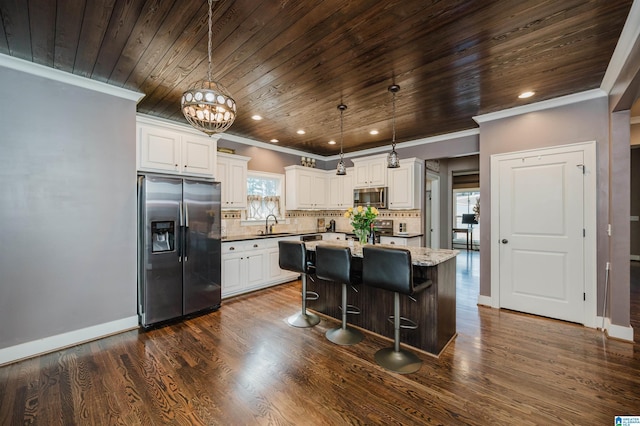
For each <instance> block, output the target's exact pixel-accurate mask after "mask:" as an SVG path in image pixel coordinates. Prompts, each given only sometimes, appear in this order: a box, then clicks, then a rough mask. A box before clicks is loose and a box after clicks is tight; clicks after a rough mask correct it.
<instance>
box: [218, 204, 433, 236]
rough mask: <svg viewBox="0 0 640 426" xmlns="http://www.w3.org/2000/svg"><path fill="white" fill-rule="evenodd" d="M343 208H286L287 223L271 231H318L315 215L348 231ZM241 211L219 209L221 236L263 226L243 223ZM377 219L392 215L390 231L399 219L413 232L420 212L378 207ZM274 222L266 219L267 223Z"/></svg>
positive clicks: (245, 233) (254, 231)
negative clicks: (379, 208)
mask: <svg viewBox="0 0 640 426" xmlns="http://www.w3.org/2000/svg"><path fill="white" fill-rule="evenodd" d="M344 212H345V210H318V211H307V210H289V211H287V213H286V221H285V222H287V223H282V221H279V222H278V224H277V225H275V226H274V230H273V232H296V233H298V232H310V233H311V232H319V231H322V230H320V229H318V228H317V224H318V221H317V219H318V218H325V223H326V224H327V225H328V224H329V221H330V220H331V219H333V220H335V222H336V232H351V231H352V227H351V225H350V223H349V219H347V218H345V217H344ZM241 217H242V214H241V211H239V210H227V211H223V212H222V236H223V237H244V236H249V235H259V234H260V233H261V232H264V230H265V223H264V221H259V222H256V224H255V225H247V224H246V221H242V220H241ZM378 217H379V218H380V219H392V220H393V227H394V232H399V230H400V223H406V224H407V230H406V232H409V233H417V232H420V231H421V229H422V216H421V214H420V210H380V214H379V216H378ZM272 224H274V222H273V220H269V225H272Z"/></svg>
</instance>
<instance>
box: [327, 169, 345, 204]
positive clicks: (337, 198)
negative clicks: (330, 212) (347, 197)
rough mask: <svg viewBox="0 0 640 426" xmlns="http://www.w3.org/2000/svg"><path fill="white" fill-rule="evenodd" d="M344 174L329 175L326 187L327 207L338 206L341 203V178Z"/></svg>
mask: <svg viewBox="0 0 640 426" xmlns="http://www.w3.org/2000/svg"><path fill="white" fill-rule="evenodd" d="M345 177H346V176H336V175H333V176H329V177H328V180H327V187H326V201H327V203H326V207H327V208H328V209H335V208H339V207H340V206H341V204H342V198H343V193H342V180H341V179H344V178H345Z"/></svg>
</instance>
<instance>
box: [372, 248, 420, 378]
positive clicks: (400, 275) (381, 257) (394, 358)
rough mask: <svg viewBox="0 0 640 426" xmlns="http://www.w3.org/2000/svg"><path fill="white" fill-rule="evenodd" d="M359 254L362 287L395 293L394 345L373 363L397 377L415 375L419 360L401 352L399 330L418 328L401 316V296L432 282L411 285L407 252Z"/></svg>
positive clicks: (386, 250) (378, 250)
mask: <svg viewBox="0 0 640 426" xmlns="http://www.w3.org/2000/svg"><path fill="white" fill-rule="evenodd" d="M362 254H363V261H362V281H363V282H364V284H365V285H368V286H371V287H377V288H380V289H383V290H389V291H392V292H393V293H394V299H393V315H391V316H389V321H392V322H393V331H394V339H393V343H394V345H393V347H392V348H384V349H380V350H379V351H378V352H376V354H375V359H376V362H377V363H378V365H380V366H382V367H384V368H386V369H387V370H391V371H395V372H396V373H401V374H407V373H414V372H416V371H418V370H419V369H420V366H421V365H422V360H420V358H418V356H417V355H415V354H414V353H412V352H409V351H407V350H404V349H400V329H403V328H404V329H416V328H417V327H418V326H417V324H416V323H415V322H414V321H411V320H410V319H408V318H404V317H402V316H400V294H405V295H408V296H413V295H414V294H416V293H418V292H420V291H423V290H425V289H427V288H429V287H430V286H431V284H432V282H431V280H426V281H421V282H417V283H416V282H414V275H413V266H412V264H411V252H410V251H409V250H406V249H390V248H383V247H373V246H365V247H363V249H362Z"/></svg>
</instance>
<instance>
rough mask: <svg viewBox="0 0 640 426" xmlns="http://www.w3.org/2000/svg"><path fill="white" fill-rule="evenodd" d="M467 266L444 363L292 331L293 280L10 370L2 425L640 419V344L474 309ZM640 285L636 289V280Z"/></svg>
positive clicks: (1, 394) (2, 397)
mask: <svg viewBox="0 0 640 426" xmlns="http://www.w3.org/2000/svg"><path fill="white" fill-rule="evenodd" d="M461 256H467V254H466V253H465V252H463V254H461ZM471 256H476V257H469V258H465V259H461V261H462V266H464V267H465V268H466V269H465V270H464V273H462V272H461V271H460V270H459V271H458V276H457V287H458V297H457V331H458V336H457V338H456V339H455V340H454V341H453V342H452V343H451V344H450V345H449V346H448V347H447V348H446V349H445V350H444V351H443V353H442V354H441V355H440V357H439V358H436V357H433V356H430V355H428V354H426V353H422V352H417V353H418V355H419V356H420V358H421V359H422V360H423V365H422V367H421V369H420V370H419V371H418V372H417V373H413V374H409V375H399V374H395V373H390V372H388V371H387V370H385V369H383V368H381V367H379V366H378V365H377V364H376V363H375V361H374V354H375V352H376V351H377V350H378V349H380V348H382V347H386V346H391V344H392V343H391V342H390V340H389V339H387V338H382V337H380V336H376V335H372V334H369V333H365V338H364V340H363V341H362V342H360V343H358V344H357V345H353V346H337V345H334V344H333V343H331V342H329V341H328V340H327V339H326V338H325V336H324V333H325V332H326V330H328V329H329V328H333V327H336V326H337V325H338V323H337V322H336V321H335V320H334V319H329V318H326V317H323V319H322V321H321V322H320V324H319V325H317V326H316V327H313V328H308V329H298V328H294V327H290V326H289V325H288V324H287V322H286V318H287V317H288V316H290V315H292V314H294V313H296V312H298V311H299V309H300V283H299V282H293V283H289V284H284V285H281V286H277V287H274V288H270V289H265V290H262V291H258V292H255V293H251V294H247V295H242V296H238V297H235V298H232V299H228V300H225V301H223V305H222V307H221V309H220V310H219V311H216V312H212V313H209V314H207V315H204V316H200V317H197V318H192V319H188V320H185V321H182V322H180V323H176V324H172V325H168V326H165V327H162V328H157V329H152V330H148V331H141V330H133V331H129V332H126V333H122V334H118V335H115V336H110V337H107V338H105V339H101V340H98V341H95V342H90V343H87V344H84V345H79V346H76V347H73V348H68V349H65V350H61V351H58V352H54V353H51V354H47V355H43V356H41V357H36V358H33V359H29V360H25V361H21V362H18V363H14V364H11V365H7V366H4V367H2V368H0V424H2V425H5V424H7V425H13V424H44V425H70V424H82V425H84V424H92V425H93V424H95V425H103V424H105V425H147V424H179V425H181V424H184V425H212V424H226V425H246V424H252V425H254V424H257V425H299V424H305V425H326V424H331V425H333V424H385V425H386V424H398V425H399V424H402V425H408V424H412V425H413V424H416V425H417V424H425V425H429V424H441V425H458V424H464V425H487V424H492V425H495V424H518V425H540V424H545V425H547V424H589V425H591V424H594V425H595V424H612V420H613V417H614V416H615V415H637V414H638V413H639V412H638V409H639V408H640V345H639V344H638V343H635V344H631V343H627V342H621V341H617V340H612V339H608V338H606V337H605V336H603V334H602V333H601V332H600V331H598V330H594V329H588V328H585V327H582V326H579V325H575V324H570V323H565V322H562V321H555V320H550V319H545V318H539V317H535V316H532V315H525V314H520V313H517V312H510V311H506V310H496V309H491V308H487V307H478V306H476V304H475V303H476V300H477V292H478V288H477V285H478V284H477V273H478V270H477V265H478V263H479V262H478V261H477V260H478V259H477V252H474V253H473V254H471ZM639 269H640V268H639ZM633 276H634V274H633V273H632V277H633ZM637 279H638V282H639V283H638V287H640V271H638V273H637ZM634 285H635V284H634ZM634 288H635V287H634V286H633V285H632V292H633V291H634V290H633V289H634ZM637 293H638V296H639V297H640V291H638V292H637ZM633 303H638V302H635V301H632V304H633ZM637 306H640V303H638V305H637ZM635 312H636V313H635V314H633V315H636V316H634V317H633V320H632V323H634V322H635V323H637V324H639V325H640V321H638V317H640V313H639V312H637V311H635Z"/></svg>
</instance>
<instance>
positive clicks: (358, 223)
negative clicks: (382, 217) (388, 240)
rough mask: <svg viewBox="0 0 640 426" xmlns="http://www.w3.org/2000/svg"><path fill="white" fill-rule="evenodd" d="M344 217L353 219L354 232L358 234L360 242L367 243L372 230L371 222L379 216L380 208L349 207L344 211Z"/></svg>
mask: <svg viewBox="0 0 640 426" xmlns="http://www.w3.org/2000/svg"><path fill="white" fill-rule="evenodd" d="M344 217H346V218H347V219H351V226H353V233H354V234H356V237H358V240H359V241H360V244H366V243H367V236H368V235H369V232H371V224H372V223H373V221H374V220H375V219H376V217H378V209H376V208H375V207H371V206H367V207H362V206H358V207H356V208H355V209H354V208H353V207H349V209H348V210H347V211H346V212H345V213H344Z"/></svg>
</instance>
